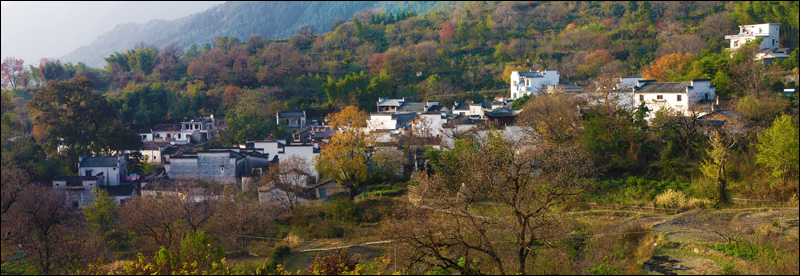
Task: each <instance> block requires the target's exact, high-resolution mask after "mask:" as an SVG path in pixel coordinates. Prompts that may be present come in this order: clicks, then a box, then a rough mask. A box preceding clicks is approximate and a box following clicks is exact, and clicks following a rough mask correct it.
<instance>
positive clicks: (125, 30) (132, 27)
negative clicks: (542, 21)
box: [60, 1, 444, 67]
mask: <svg viewBox="0 0 800 276" xmlns="http://www.w3.org/2000/svg"><path fill="white" fill-rule="evenodd" d="M443 5H444V4H443V3H441V2H435V1H421V2H405V1H403V2H380V1H363V2H349V1H332V2H291V1H288V2H226V3H223V4H220V5H217V6H214V7H212V8H209V9H208V10H206V11H203V12H199V13H195V14H192V15H189V16H185V17H182V18H178V19H173V20H164V19H154V20H151V21H149V22H147V23H124V24H119V25H117V26H115V27H114V28H113V29H112V30H110V31H108V32H106V33H104V34H102V35H100V36H98V37H97V39H95V40H94V41H93V42H92V43H90V44H88V45H84V46H81V47H78V48H77V49H75V50H73V51H72V52H70V53H68V54H66V55H64V56H62V57H61V58H60V59H61V60H62V61H63V62H76V63H77V62H83V63H86V64H87V65H89V66H92V67H103V66H105V61H104V60H103V58H105V57H107V56H109V55H111V54H113V53H114V52H123V51H125V50H128V49H133V48H134V47H135V46H136V45H137V44H139V43H145V44H146V45H153V46H156V47H159V48H160V47H163V46H166V45H168V44H170V43H175V44H176V45H178V46H179V47H180V48H182V49H183V50H186V49H188V48H189V47H190V46H191V45H192V44H197V45H198V46H199V47H201V48H202V46H203V45H204V44H205V43H209V44H212V45H213V43H214V39H215V38H216V37H222V36H228V37H237V38H239V39H240V40H242V41H244V40H246V39H247V38H248V37H249V36H250V35H252V34H258V35H261V36H263V37H266V38H270V39H283V38H288V37H290V36H292V35H293V34H295V33H296V29H297V27H299V26H301V25H304V24H309V25H312V26H314V27H315V28H316V30H317V33H324V32H327V30H328V29H330V26H331V24H332V22H333V20H334V19H336V18H342V19H345V20H346V19H349V18H351V17H352V16H353V15H355V14H356V13H358V12H359V11H361V10H364V9H366V8H374V9H377V10H384V11H387V12H400V11H404V10H414V11H415V12H417V13H421V12H422V13H424V12H427V11H429V10H431V9H434V8H435V7H442V6H443Z"/></svg>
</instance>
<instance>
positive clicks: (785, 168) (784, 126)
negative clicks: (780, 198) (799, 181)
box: [756, 115, 800, 185]
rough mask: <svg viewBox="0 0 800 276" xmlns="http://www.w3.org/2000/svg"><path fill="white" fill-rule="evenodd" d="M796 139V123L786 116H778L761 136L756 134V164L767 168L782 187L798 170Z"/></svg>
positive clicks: (798, 146)
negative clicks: (779, 181)
mask: <svg viewBox="0 0 800 276" xmlns="http://www.w3.org/2000/svg"><path fill="white" fill-rule="evenodd" d="M798 137H800V136H798V127H797V122H795V120H794V119H793V118H792V117H791V116H788V115H782V116H780V117H779V118H778V119H777V120H775V123H773V124H772V126H771V127H770V128H768V129H767V130H766V131H764V134H763V135H762V134H758V144H757V145H756V147H757V148H758V154H757V155H756V158H757V159H756V163H758V164H762V165H765V166H767V167H769V168H770V170H771V171H772V176H773V177H775V178H776V179H780V180H782V181H783V184H784V185H786V183H787V182H788V181H789V176H790V175H791V173H793V172H794V173H796V172H797V169H798V148H800V145H798V141H799V140H798V139H800V138H798Z"/></svg>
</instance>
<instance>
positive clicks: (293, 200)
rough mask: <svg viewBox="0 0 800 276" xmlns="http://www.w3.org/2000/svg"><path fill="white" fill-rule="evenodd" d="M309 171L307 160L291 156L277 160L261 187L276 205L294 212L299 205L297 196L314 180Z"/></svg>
mask: <svg viewBox="0 0 800 276" xmlns="http://www.w3.org/2000/svg"><path fill="white" fill-rule="evenodd" d="M313 177H314V176H313V175H312V172H311V171H310V170H309V160H308V159H306V158H303V157H300V156H297V155H291V156H289V158H286V159H285V160H279V163H278V164H277V165H273V166H270V168H269V173H268V174H267V175H266V177H264V179H263V180H262V183H261V184H262V185H263V187H264V188H265V190H268V191H269V193H270V194H272V195H275V196H274V197H272V199H274V200H275V201H277V203H278V204H279V205H280V206H282V207H284V208H286V209H288V210H289V211H294V209H295V208H297V206H298V204H299V195H300V193H301V192H303V190H304V189H305V188H306V187H307V186H308V184H310V183H311V181H313V180H314V178H313Z"/></svg>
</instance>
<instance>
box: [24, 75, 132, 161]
mask: <svg viewBox="0 0 800 276" xmlns="http://www.w3.org/2000/svg"><path fill="white" fill-rule="evenodd" d="M28 106H29V107H30V108H31V109H32V110H33V111H34V112H35V113H34V114H35V117H34V124H35V125H34V132H35V134H34V136H36V138H37V140H39V141H41V142H42V145H43V147H44V149H45V151H46V152H47V153H48V154H49V155H53V154H57V153H58V154H63V155H64V156H66V157H68V158H69V160H70V162H72V163H73V164H74V163H75V162H77V161H78V156H79V155H90V154H93V153H94V154H100V155H103V154H112V153H122V152H123V151H124V150H136V149H140V148H141V147H142V144H141V143H142V142H141V139H140V138H139V136H138V135H137V134H136V132H133V131H131V130H129V129H127V128H126V127H124V126H122V124H121V122H120V121H119V120H118V119H117V114H116V112H115V111H114V109H113V108H112V106H111V105H110V104H109V103H108V102H107V101H106V98H105V97H104V96H103V95H100V94H97V93H95V92H93V91H92V81H91V80H89V78H87V77H86V76H81V77H80V78H73V79H71V80H69V81H63V82H56V81H51V82H49V83H48V84H47V85H46V86H44V87H42V88H41V89H40V91H39V92H38V93H36V95H34V97H33V99H32V100H31V101H30V102H29V103H28ZM72 167H73V169H75V170H76V169H77V165H76V166H72Z"/></svg>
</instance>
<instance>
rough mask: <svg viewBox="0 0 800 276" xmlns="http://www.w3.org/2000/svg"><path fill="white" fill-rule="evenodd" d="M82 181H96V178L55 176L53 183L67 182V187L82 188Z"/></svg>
mask: <svg viewBox="0 0 800 276" xmlns="http://www.w3.org/2000/svg"><path fill="white" fill-rule="evenodd" d="M84 180H97V177H96V176H63V175H60V176H56V177H53V181H67V186H83V181H84Z"/></svg>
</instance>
